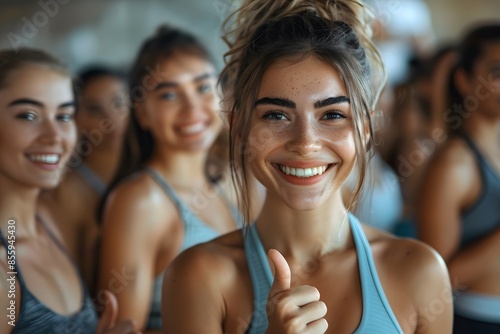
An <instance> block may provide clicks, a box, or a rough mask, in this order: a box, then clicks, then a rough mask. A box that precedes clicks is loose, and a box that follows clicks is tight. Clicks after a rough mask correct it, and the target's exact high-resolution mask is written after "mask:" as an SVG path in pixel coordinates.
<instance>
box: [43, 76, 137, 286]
mask: <svg viewBox="0 0 500 334" xmlns="http://www.w3.org/2000/svg"><path fill="white" fill-rule="evenodd" d="M126 94H127V90H126V85H125V82H124V81H123V80H121V79H119V78H116V77H112V76H99V77H96V78H93V79H91V80H90V81H89V82H88V83H87V84H86V86H85V87H84V89H83V90H82V92H81V96H80V102H79V103H80V105H79V110H78V112H77V113H76V116H75V120H76V124H77V128H78V132H79V134H80V136H79V137H80V140H79V141H78V142H77V147H76V151H75V152H74V153H73V155H72V158H71V159H70V161H69V166H70V167H73V168H75V167H78V166H79V165H80V164H81V163H82V162H84V163H85V164H86V165H87V166H88V167H89V168H90V169H91V170H92V171H93V172H94V173H96V175H97V176H99V177H100V178H101V180H103V182H105V183H106V184H108V183H109V182H110V181H111V178H112V177H113V175H114V173H115V170H116V168H117V165H118V163H119V158H120V151H121V146H122V137H123V135H124V132H125V128H126V122H127V120H128V114H129V108H128V106H127V105H126V99H125V96H126ZM100 199H101V196H100V194H98V193H97V192H96V191H95V189H94V188H92V187H91V186H90V185H89V184H88V183H87V181H86V180H85V179H84V178H83V177H82V176H81V175H80V174H79V173H77V172H75V171H74V170H73V169H71V168H70V169H68V170H67V172H66V174H65V176H64V179H63V181H62V182H61V184H60V185H59V186H58V187H57V188H56V189H54V190H53V191H50V192H45V193H43V194H42V196H41V197H40V202H41V203H43V204H44V205H45V206H47V207H49V208H50V209H51V211H52V214H53V215H54V216H56V218H57V219H56V223H57V225H58V228H59V230H60V231H61V234H62V236H63V239H64V240H65V242H66V244H67V245H68V250H69V252H70V254H71V256H72V257H73V259H75V261H76V262H77V264H78V267H79V269H80V271H81V272H82V273H83V274H84V277H85V279H86V281H87V284H88V285H89V286H90V287H92V290H93V284H95V276H94V275H95V273H94V271H95V266H96V263H95V260H96V253H95V251H96V250H95V245H96V240H97V237H98V234H99V229H98V226H97V221H96V216H97V214H96V211H97V207H98V205H99V203H100Z"/></svg>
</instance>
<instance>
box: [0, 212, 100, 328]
mask: <svg viewBox="0 0 500 334" xmlns="http://www.w3.org/2000/svg"><path fill="white" fill-rule="evenodd" d="M37 221H39V222H40V224H41V225H42V226H43V227H44V229H45V231H46V232H47V234H48V235H49V237H50V239H52V241H53V242H54V243H55V244H56V246H57V247H58V248H59V249H60V250H61V251H62V252H63V253H64V255H66V256H67V257H68V258H69V259H70V261H71V263H72V264H73V265H74V267H75V270H76V271H77V272H78V268H77V266H76V264H75V263H74V262H73V260H72V259H71V257H70V256H69V255H68V253H67V251H66V250H65V248H64V246H63V245H62V244H61V243H60V242H59V240H57V238H56V237H55V236H54V235H53V234H52V232H51V231H50V230H49V229H48V228H47V227H46V226H45V225H44V224H43V222H41V221H40V220H39V219H37ZM0 240H1V241H2V244H3V245H5V247H6V248H7V245H8V243H7V242H6V240H5V238H4V236H3V234H2V231H1V230H0ZM14 270H15V272H17V275H16V276H17V277H16V278H17V281H18V282H19V286H18V287H20V289H18V288H17V289H16V290H17V291H18V292H19V291H20V293H21V301H20V305H19V306H18V311H19V313H18V315H17V319H16V322H15V327H13V330H12V334H25V333H29V334H57V333H75V334H84V333H88V334H94V333H95V331H96V328H97V322H98V320H99V319H98V317H97V313H96V310H95V307H94V304H93V303H92V300H91V299H90V296H89V293H88V291H87V287H86V285H85V283H84V281H83V279H82V277H81V275H80V273H79V272H78V276H79V278H80V285H81V287H82V291H83V304H82V307H81V308H80V310H79V311H77V312H75V313H73V314H70V315H61V314H58V313H56V312H54V311H52V310H51V309H49V308H48V307H47V306H45V305H44V304H43V303H42V302H41V301H40V300H38V298H36V296H35V295H33V294H32V293H31V292H30V290H29V288H28V286H27V285H26V282H25V281H24V279H23V275H22V273H21V270H20V269H19V266H18V265H17V263H16V264H14ZM9 276H10V275H9ZM17 284H18V283H17V282H16V286H17ZM7 320H8V319H7ZM7 320H6V319H4V321H7Z"/></svg>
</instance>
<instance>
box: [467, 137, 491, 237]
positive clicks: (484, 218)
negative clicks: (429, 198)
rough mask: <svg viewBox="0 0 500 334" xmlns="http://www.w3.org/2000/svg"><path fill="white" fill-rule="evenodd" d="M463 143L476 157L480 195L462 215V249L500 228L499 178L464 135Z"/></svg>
mask: <svg viewBox="0 0 500 334" xmlns="http://www.w3.org/2000/svg"><path fill="white" fill-rule="evenodd" d="M461 136H462V138H463V139H464V141H465V142H466V143H467V145H468V146H469V148H470V149H471V150H472V152H473V153H474V155H475V156H476V161H477V164H478V167H479V170H480V171H481V179H482V193H481V195H480V196H479V199H478V200H477V201H476V203H474V205H473V206H472V207H471V208H470V209H469V210H467V211H466V212H464V213H462V240H461V245H462V247H464V246H466V245H468V244H470V243H472V242H474V241H477V240H478V239H480V238H482V237H484V236H486V235H488V234H489V233H491V232H492V231H494V230H496V229H498V228H499V227H500V177H499V176H498V175H497V174H496V173H495V171H494V170H493V168H492V167H490V165H489V164H488V162H487V161H486V159H485V158H484V157H483V155H482V154H481V152H480V151H479V149H478V148H477V147H476V145H475V144H474V143H473V142H472V140H471V139H470V138H469V137H468V136H467V135H465V134H463V133H462V134H461Z"/></svg>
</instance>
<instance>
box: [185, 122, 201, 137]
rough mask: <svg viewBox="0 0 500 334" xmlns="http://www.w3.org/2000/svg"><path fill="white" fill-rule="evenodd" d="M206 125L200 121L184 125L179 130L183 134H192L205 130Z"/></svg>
mask: <svg viewBox="0 0 500 334" xmlns="http://www.w3.org/2000/svg"><path fill="white" fill-rule="evenodd" d="M204 127H205V124H204V123H203V122H198V123H196V124H193V125H190V126H184V127H182V128H180V129H179V130H180V132H181V133H183V134H186V135H191V134H194V133H197V132H200V131H201V130H203V128H204Z"/></svg>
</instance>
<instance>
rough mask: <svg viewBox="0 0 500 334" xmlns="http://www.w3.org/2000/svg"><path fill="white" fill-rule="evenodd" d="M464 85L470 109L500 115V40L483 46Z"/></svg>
mask: <svg viewBox="0 0 500 334" xmlns="http://www.w3.org/2000/svg"><path fill="white" fill-rule="evenodd" d="M464 86H465V88H464V89H463V90H465V91H462V95H463V96H465V101H464V103H465V107H466V109H467V110H468V111H470V112H474V111H476V110H477V109H478V110H480V111H481V112H483V113H485V115H489V116H492V117H494V118H498V117H499V116H500V42H495V43H488V44H485V45H484V46H483V51H482V56H481V57H480V58H478V59H477V60H476V62H475V64H474V67H473V68H472V73H471V74H468V75H467V79H466V84H465V85H464Z"/></svg>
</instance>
